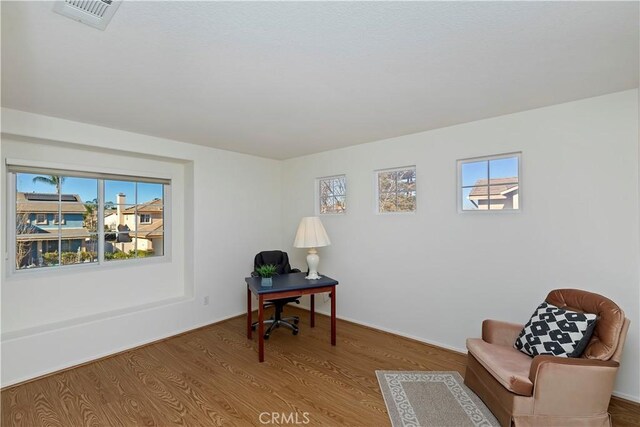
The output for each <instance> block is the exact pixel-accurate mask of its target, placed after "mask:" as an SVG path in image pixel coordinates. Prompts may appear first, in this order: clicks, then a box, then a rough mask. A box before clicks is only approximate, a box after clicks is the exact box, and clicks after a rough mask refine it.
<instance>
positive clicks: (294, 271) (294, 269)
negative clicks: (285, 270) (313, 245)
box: [291, 268, 301, 273]
mask: <svg viewBox="0 0 640 427" xmlns="http://www.w3.org/2000/svg"><path fill="white" fill-rule="evenodd" d="M291 272H292V273H301V271H300V270H299V269H297V268H292V269H291Z"/></svg>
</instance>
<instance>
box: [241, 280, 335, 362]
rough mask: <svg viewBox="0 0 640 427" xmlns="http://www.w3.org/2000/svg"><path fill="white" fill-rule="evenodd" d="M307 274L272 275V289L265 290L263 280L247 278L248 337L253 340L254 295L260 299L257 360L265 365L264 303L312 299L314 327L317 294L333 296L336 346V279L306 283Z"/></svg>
mask: <svg viewBox="0 0 640 427" xmlns="http://www.w3.org/2000/svg"><path fill="white" fill-rule="evenodd" d="M306 275H307V274H306V273H291V274H281V275H278V276H273V286H270V287H263V286H262V285H261V278H260V277H245V279H244V281H245V282H247V338H248V339H251V323H252V319H251V313H252V310H251V294H252V293H253V294H254V295H256V296H257V297H258V360H260V362H264V302H265V301H268V300H274V299H282V298H290V297H299V296H302V295H310V296H311V307H310V323H311V327H312V328H313V327H314V326H315V294H318V293H321V292H329V293H330V294H331V345H336V285H337V284H338V281H337V280H333V279H332V278H330V277H327V276H322V277H321V278H320V279H316V280H307V279H305V276H306Z"/></svg>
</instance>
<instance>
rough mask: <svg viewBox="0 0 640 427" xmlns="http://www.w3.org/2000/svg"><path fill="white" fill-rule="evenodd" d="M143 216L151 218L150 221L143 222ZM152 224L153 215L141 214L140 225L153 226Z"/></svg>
mask: <svg viewBox="0 0 640 427" xmlns="http://www.w3.org/2000/svg"><path fill="white" fill-rule="evenodd" d="M163 203H164V202H163ZM143 216H148V217H149V221H143V220H142V217H143ZM152 223H153V219H152V218H151V214H140V224H152Z"/></svg>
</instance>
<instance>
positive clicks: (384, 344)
mask: <svg viewBox="0 0 640 427" xmlns="http://www.w3.org/2000/svg"><path fill="white" fill-rule="evenodd" d="M294 310H297V313H295V314H298V315H300V316H301V318H302V321H301V327H300V334H299V335H298V336H293V335H291V333H290V332H289V331H288V330H286V329H282V328H281V329H280V330H277V331H275V332H274V333H273V334H272V335H271V338H270V339H269V340H268V341H266V342H265V359H266V360H265V362H264V363H262V364H259V363H258V355H257V352H256V347H257V337H256V334H254V339H253V341H249V340H247V338H246V335H245V318H244V317H238V318H234V319H230V320H227V321H224V322H221V323H218V324H216V325H212V326H208V327H205V328H201V329H198V330H196V331H193V332H189V333H186V334H183V335H180V336H177V337H173V338H170V339H168V340H165V341H162V342H158V343H155V344H151V345H148V346H145V347H141V348H138V349H135V350H132V351H129V352H125V353H122V354H119V355H116V356H113V357H110V358H106V359H102V360H99V361H96V362H93V363H90V364H87V365H84V366H81V367H78V368H74V369H71V370H68V371H65V372H61V373H59V374H55V375H51V376H48V377H45V378H42V379H39V380H36V381H33V382H29V383H26V384H22V385H19V386H16V387H12V388H9V389H7V390H4V391H3V392H2V395H1V402H2V403H1V409H2V414H1V420H2V426H5V427H9V426H25V427H36V426H133V425H141V426H173V425H176V426H220V425H224V426H251V425H255V426H264V425H266V424H263V423H261V421H263V422H264V421H270V422H271V425H274V424H275V425H295V421H297V422H298V423H300V424H302V423H303V422H304V421H307V420H308V423H307V424H306V425H309V426H367V427H373V426H388V425H389V419H388V417H387V413H386V409H385V405H384V402H383V399H382V396H381V395H380V391H379V389H378V383H377V380H376V377H375V373H374V371H375V370H376V369H382V370H438V371H458V372H460V373H461V374H462V375H464V368H465V357H464V356H463V355H460V354H457V353H454V352H451V351H448V350H444V349H440V348H437V347H433V346H430V345H426V344H422V343H418V342H415V341H412V340H408V339H404V338H401V337H398V336H395V335H391V334H387V333H384V332H380V331H375V330H372V329H369V328H366V327H362V326H358V325H354V324H352V323H348V322H344V321H340V320H338V345H337V346H336V347H331V345H330V342H329V340H330V325H329V318H327V317H325V316H321V315H318V316H317V317H316V327H315V328H314V329H311V328H309V324H308V313H307V312H305V311H302V310H298V309H295V308H291V309H289V308H288V312H292V311H294ZM610 411H611V413H612V414H613V420H614V425H616V426H632V425H638V420H640V413H639V412H638V406H637V405H635V404H632V403H627V402H625V401H622V400H614V401H613V402H612V405H611V407H610ZM261 413H266V414H263V415H262V420H261V418H260V417H261V415H260V414H261ZM272 413H274V414H276V415H275V416H277V417H282V416H281V415H279V414H285V415H286V416H287V417H292V418H285V420H284V421H285V422H282V421H283V419H282V418H279V419H277V420H273V419H272V418H271V417H272V415H271V414H272ZM289 414H291V415H289ZM272 421H278V422H275V423H274V422H272Z"/></svg>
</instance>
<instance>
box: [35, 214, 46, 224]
mask: <svg viewBox="0 0 640 427" xmlns="http://www.w3.org/2000/svg"><path fill="white" fill-rule="evenodd" d="M47 223H48V221H47V214H43V213H42V214H41V213H39V214H36V224H47Z"/></svg>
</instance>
